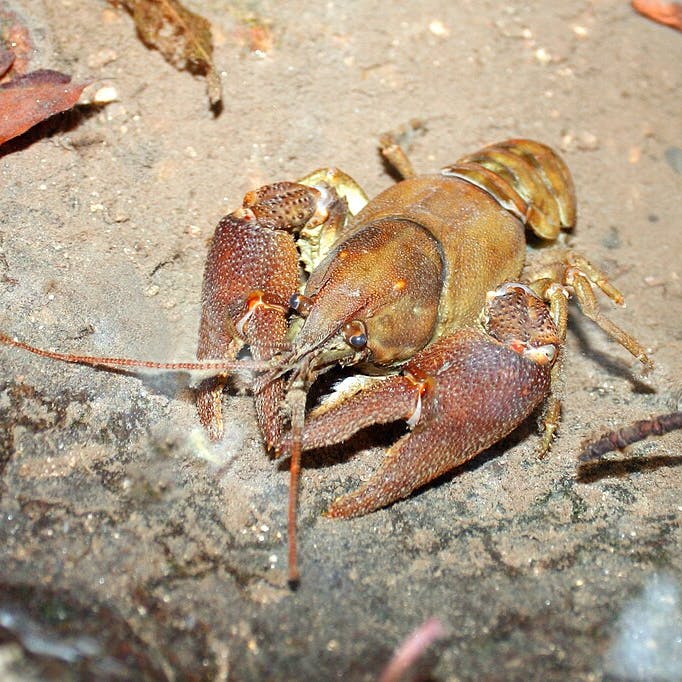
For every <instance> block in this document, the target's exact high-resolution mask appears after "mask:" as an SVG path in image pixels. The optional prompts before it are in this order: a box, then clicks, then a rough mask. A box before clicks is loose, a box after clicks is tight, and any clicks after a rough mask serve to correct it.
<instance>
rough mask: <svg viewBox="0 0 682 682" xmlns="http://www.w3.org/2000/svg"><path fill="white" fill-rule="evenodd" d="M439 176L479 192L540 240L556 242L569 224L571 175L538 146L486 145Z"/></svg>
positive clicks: (572, 190) (526, 143)
mask: <svg viewBox="0 0 682 682" xmlns="http://www.w3.org/2000/svg"><path fill="white" fill-rule="evenodd" d="M441 173H442V174H443V175H447V176H451V177H457V178H461V179H462V180H466V181H467V182H470V183H471V184H473V185H476V187H479V188H480V189H482V190H484V191H485V192H487V193H488V194H490V195H491V196H492V197H493V198H494V199H495V200H496V201H497V202H498V203H499V204H500V206H502V207H503V208H505V209H506V210H508V211H510V212H511V213H512V214H513V215H515V216H517V217H518V218H519V220H521V221H523V222H524V223H525V224H526V225H528V226H529V227H530V228H531V229H532V230H533V232H535V234H537V235H538V236H539V237H542V238H544V239H556V238H557V236H558V235H559V232H560V231H561V230H562V229H570V228H572V227H573V225H574V224H575V216H576V200H575V188H574V185H573V179H572V178H571V174H570V172H569V170H568V168H567V166H566V164H565V163H564V162H563V160H562V159H561V158H560V157H559V155H558V154H557V153H556V152H555V151H554V150H553V149H552V148H551V147H548V146H546V145H544V144H541V143H540V142H535V141H534V140H522V139H512V140H506V141H505V142H500V143H498V144H494V145H489V146H488V147H484V148H483V149H481V150H480V151H478V152H474V153H473V154H468V155H467V156H463V157H462V158H461V159H459V160H458V161H457V162H456V163H454V164H452V165H450V166H446V167H445V168H443V169H442V170H441Z"/></svg>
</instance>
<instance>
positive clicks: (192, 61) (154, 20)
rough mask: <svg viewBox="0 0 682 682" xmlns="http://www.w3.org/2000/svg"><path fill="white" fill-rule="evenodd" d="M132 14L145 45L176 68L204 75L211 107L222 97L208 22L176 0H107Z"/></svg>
mask: <svg viewBox="0 0 682 682" xmlns="http://www.w3.org/2000/svg"><path fill="white" fill-rule="evenodd" d="M109 2H111V3H112V4H113V5H117V6H121V5H122V6H123V7H125V8H126V9H127V10H128V12H130V14H131V15H132V17H133V20H134V21H135V26H136V28H137V32H138V33H139V35H140V38H141V39H142V41H143V42H144V43H145V45H147V46H148V47H153V48H156V49H157V50H159V52H161V54H162V55H163V56H164V58H165V59H166V61H168V62H169V63H171V64H172V65H173V66H175V67H176V68H177V69H186V70H187V71H190V72H192V73H199V74H201V75H203V76H205V77H206V83H207V90H208V98H209V100H210V102H211V106H213V107H215V106H216V105H217V104H218V103H219V102H220V101H221V100H222V87H221V84H220V76H219V75H218V72H217V71H216V69H215V67H214V66H213V42H212V39H211V25H210V24H209V23H208V21H206V19H204V18H203V17H201V16H199V15H198V14H194V13H193V12H190V11H189V10H188V9H187V8H185V7H183V6H182V5H181V4H180V2H178V0H109Z"/></svg>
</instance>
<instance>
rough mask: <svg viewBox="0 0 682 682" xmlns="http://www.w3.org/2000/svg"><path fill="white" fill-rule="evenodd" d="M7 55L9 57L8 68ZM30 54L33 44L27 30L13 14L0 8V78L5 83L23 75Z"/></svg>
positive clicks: (26, 69) (26, 68)
mask: <svg viewBox="0 0 682 682" xmlns="http://www.w3.org/2000/svg"><path fill="white" fill-rule="evenodd" d="M8 53H9V55H10V57H11V61H10V63H9V66H7V61H8V59H9V58H8V57H7V54H8ZM32 54H33V43H32V42H31V38H30V36H29V33H28V29H27V28H26V27H25V26H24V25H23V24H22V23H21V20H20V19H19V16H18V15H17V14H16V13H15V12H11V11H9V10H7V9H4V8H3V7H0V78H3V76H4V78H3V80H5V81H6V80H10V79H11V78H15V77H16V76H22V75H23V74H25V73H26V72H27V71H28V62H29V59H30V58H31V55H32ZM3 65H5V68H4V69H3Z"/></svg>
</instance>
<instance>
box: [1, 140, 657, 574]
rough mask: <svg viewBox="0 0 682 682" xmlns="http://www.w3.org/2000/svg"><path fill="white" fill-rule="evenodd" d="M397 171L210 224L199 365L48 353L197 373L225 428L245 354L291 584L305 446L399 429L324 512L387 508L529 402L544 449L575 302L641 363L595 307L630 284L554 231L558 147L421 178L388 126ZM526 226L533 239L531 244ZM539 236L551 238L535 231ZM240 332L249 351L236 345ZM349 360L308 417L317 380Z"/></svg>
mask: <svg viewBox="0 0 682 682" xmlns="http://www.w3.org/2000/svg"><path fill="white" fill-rule="evenodd" d="M382 151H383V153H384V155H385V157H386V158H387V159H388V161H389V162H390V163H391V164H392V165H393V166H394V167H395V168H396V169H397V170H398V171H399V172H400V173H401V174H402V176H403V180H402V181H401V182H398V183H397V184H395V185H394V186H392V187H390V188H389V189H387V190H385V191H384V192H382V193H381V194H379V196H377V197H376V198H375V199H373V200H371V201H368V199H367V196H366V195H365V193H364V192H363V190H362V189H361V188H360V186H359V185H358V184H357V183H356V182H355V181H354V180H353V179H352V178H350V177H349V176H348V175H346V174H345V173H343V172H341V171H339V170H337V169H333V168H330V169H321V170H318V171H315V172H314V173H312V174H310V175H307V176H306V177H304V178H302V179H301V180H299V181H298V182H279V183H275V184H272V185H266V186H265V187H262V188H260V189H258V190H256V191H253V192H249V193H248V194H246V196H245V197H244V200H243V205H242V207H241V208H239V209H237V210H236V211H234V212H233V213H230V214H229V215H227V216H225V217H224V218H223V219H222V220H221V221H220V223H219V224H218V226H217V228H216V231H215V235H214V237H213V240H212V243H211V246H210V249H209V253H208V257H207V260H206V268H205V273H204V281H203V292H202V308H201V311H202V314H201V324H200V330H199V344H198V353H197V357H198V362H193V363H152V362H144V361H135V360H127V359H120V358H103V357H89V356H79V355H69V354H62V353H54V352H51V351H45V350H42V349H38V348H35V347H33V346H29V345H28V344H25V343H22V342H20V341H16V340H13V339H10V338H9V337H7V336H4V335H3V336H2V337H0V338H1V340H2V341H4V342H5V343H8V344H11V345H14V346H17V347H20V348H23V349H25V350H29V351H31V352H34V353H38V354H40V355H43V356H46V357H51V358H55V359H59V360H65V361H68V362H76V363H81V364H88V365H98V366H105V367H116V368H120V367H127V368H131V369H135V368H143V367H146V368H158V369H166V370H167V369H171V370H173V369H176V370H208V371H209V373H210V376H209V378H208V379H204V380H203V382H202V383H201V384H200V385H199V387H198V389H197V408H198V414H199V419H200V421H201V423H202V424H203V425H204V426H205V427H206V430H207V432H208V434H209V437H210V438H211V439H213V440H218V439H220V437H221V435H222V430H223V425H222V420H221V399H222V393H223V389H224V387H225V385H226V382H227V380H228V378H229V375H230V374H232V373H233V372H235V371H237V370H240V369H243V368H244V367H248V368H250V370H251V371H252V372H253V381H252V390H253V394H254V397H255V404H256V413H257V418H258V422H259V426H260V428H261V431H262V433H263V438H264V440H265V445H266V447H267V448H268V450H270V451H271V452H272V453H273V455H275V456H279V455H284V454H286V455H289V456H290V476H291V481H290V493H289V521H288V530H289V536H288V541H289V578H290V581H292V582H296V581H297V580H298V569H297V563H296V539H295V514H296V507H297V490H298V478H299V472H300V461H301V453H302V451H305V450H311V449H314V448H319V447H323V446H328V445H331V444H335V443H340V442H343V441H345V440H347V439H348V438H350V437H351V436H352V435H353V434H354V433H356V432H357V431H358V430H360V429H363V428H365V427H368V426H370V425H373V424H379V423H389V422H394V421H398V420H405V421H406V422H407V426H408V427H409V430H408V432H407V433H406V434H405V435H403V436H402V437H401V438H400V439H399V440H398V441H397V442H396V443H395V444H394V445H393V446H392V447H391V448H390V449H389V451H388V453H387V454H386V456H385V459H384V460H383V463H382V464H381V465H380V466H379V468H378V469H377V471H376V472H375V474H374V475H373V476H372V477H371V478H370V480H369V481H367V482H366V483H365V484H364V485H362V486H361V487H360V488H359V489H358V490H356V491H354V492H351V493H348V494H346V495H343V496H341V497H340V498H338V499H337V500H336V501H335V502H333V504H332V505H331V507H330V509H329V510H328V512H327V514H328V515H329V516H332V517H344V518H348V517H352V516H357V515H361V514H366V513H368V512H370V511H373V510H375V509H378V508H380V507H383V506H385V505H388V504H390V503H392V502H395V501H396V500H399V499H401V498H403V497H406V496H407V495H409V494H410V493H411V492H412V491H414V490H415V489H417V488H419V487H420V486H423V485H424V484H426V483H427V482H429V481H431V480H433V479H434V478H436V477H438V476H440V475H441V474H443V473H445V472H447V471H449V470H451V469H453V468H454V467H456V466H458V465H460V464H462V463H463V462H465V461H467V460H468V459H470V458H472V457H474V456H475V455H476V454H477V453H479V452H481V451H483V450H484V449H486V448H488V447H489V446H491V445H492V444H494V443H495V442H496V441H498V440H500V439H501V438H503V437H504V436H505V435H507V434H508V433H510V432H511V431H512V430H514V429H515V428H516V427H517V426H518V425H519V424H521V423H522V422H523V421H524V420H525V419H526V418H527V417H529V415H531V414H532V413H533V412H534V411H535V410H536V409H537V408H538V407H539V406H540V405H542V404H544V412H543V415H542V418H543V422H544V433H543V438H542V445H541V449H542V451H543V452H544V451H546V450H547V449H548V448H549V446H550V443H551V441H552V438H553V436H554V432H555V431H556V429H557V426H558V423H559V418H560V397H561V396H560V386H561V382H560V381H559V375H560V372H561V365H562V360H563V358H562V355H563V344H564V340H565V336H566V322H567V314H568V301H569V299H570V298H573V297H574V298H575V299H576V301H577V303H578V305H579V306H580V307H581V309H582V310H583V312H584V313H585V314H586V315H587V316H588V317H589V318H590V319H592V320H593V321H594V322H596V323H597V324H598V325H599V326H600V327H601V328H602V329H603V330H604V331H605V332H606V333H607V334H609V335H610V336H611V337H612V338H613V339H615V340H616V341H617V342H618V343H620V344H621V345H622V346H624V347H625V348H626V349H627V350H628V351H630V353H632V354H633V355H634V356H635V357H637V358H638V359H639V360H640V361H641V362H642V363H644V364H647V365H648V364H651V363H650V360H649V358H648V357H647V355H646V352H645V350H644V348H643V347H642V346H641V345H640V344H639V343H638V342H637V341H636V340H635V339H634V338H632V337H631V336H630V335H629V334H627V333H626V332H625V331H623V330H622V329H620V328H619V327H618V326H616V325H615V324H614V323H613V322H611V321H610V320H609V319H608V318H606V317H605V316H604V315H603V314H602V313H601V312H600V310H599V307H598V303H597V299H596V296H595V293H594V287H597V288H598V289H600V290H601V291H602V292H603V293H604V294H606V296H608V297H609V298H610V299H612V300H613V301H614V302H616V303H622V302H623V299H622V296H621V294H620V293H619V292H618V290H617V289H616V288H615V287H614V286H613V285H612V284H611V283H610V282H609V281H608V279H607V277H606V275H605V274H604V273H603V272H602V271H601V270H599V269H598V268H597V267H595V266H594V265H592V264H591V263H590V262H589V261H588V260H587V259H586V258H584V257H583V256H581V255H579V254H577V253H575V252H573V251H571V250H569V249H567V248H565V247H563V246H559V244H558V241H559V240H558V238H559V236H560V233H561V231H562V230H567V229H570V228H572V227H573V225H574V223H575V216H576V203H575V192H574V187H573V181H572V178H571V175H570V173H569V171H568V168H567V167H566V165H565V163H564V162H563V160H562V159H561V158H560V157H559V156H558V154H557V153H556V152H555V151H554V150H552V149H551V148H550V147H547V146H545V145H543V144H540V143H538V142H534V141H531V140H524V139H512V140H507V141H505V142H501V143H498V144H494V145H490V146H488V147H485V148H483V149H482V150H480V151H478V152H476V153H474V154H469V155H467V156H465V157H463V158H462V159H460V160H459V161H457V162H456V163H454V164H452V165H450V166H447V167H446V168H444V169H442V170H441V171H440V172H439V173H436V174H432V175H416V174H415V173H414V171H413V170H412V166H411V164H410V162H409V160H408V159H407V157H406V155H405V153H404V152H403V151H402V149H401V148H400V146H399V145H398V144H397V143H396V142H395V140H393V139H392V138H390V137H385V138H384V139H383V141H382ZM527 229H528V230H529V231H530V232H531V233H533V234H534V235H535V238H534V240H533V241H536V242H545V245H544V247H543V248H538V249H535V248H531V247H529V246H528V245H527V243H526V237H525V232H526V230H527ZM547 242H556V243H554V244H549V245H547V244H546V243H547ZM245 346H248V348H249V349H250V352H251V356H252V359H250V360H249V359H238V358H237V356H238V354H239V353H240V351H241V350H242V348H244V347H245ZM338 366H342V367H350V366H354V367H356V368H357V370H358V372H360V374H358V375H357V376H354V377H351V378H350V379H347V380H345V381H343V382H341V384H339V385H338V386H337V388H336V390H335V391H334V392H333V393H332V395H331V396H329V397H327V399H326V400H323V402H322V403H321V404H320V405H318V406H317V407H315V408H314V409H312V411H310V412H309V413H308V414H306V399H307V395H308V392H309V389H310V388H311V386H312V385H313V384H314V383H315V381H316V380H317V379H318V377H320V375H321V374H323V373H325V372H327V371H328V370H330V369H332V368H334V367H338Z"/></svg>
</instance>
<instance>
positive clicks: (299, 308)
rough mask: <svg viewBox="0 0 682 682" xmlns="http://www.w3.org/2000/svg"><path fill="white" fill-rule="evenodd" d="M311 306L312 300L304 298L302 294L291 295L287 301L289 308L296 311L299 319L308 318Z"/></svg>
mask: <svg viewBox="0 0 682 682" xmlns="http://www.w3.org/2000/svg"><path fill="white" fill-rule="evenodd" d="M312 305H313V300H312V299H311V298H308V297H307V296H304V295H303V294H299V293H295V294H292V296H291V298H290V299H289V307H290V308H291V309H292V310H294V311H296V312H297V313H298V314H299V315H300V316H301V317H308V313H309V312H310V307H311V306H312Z"/></svg>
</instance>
